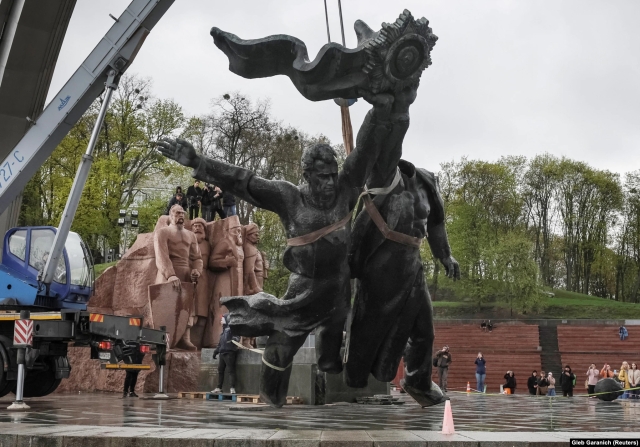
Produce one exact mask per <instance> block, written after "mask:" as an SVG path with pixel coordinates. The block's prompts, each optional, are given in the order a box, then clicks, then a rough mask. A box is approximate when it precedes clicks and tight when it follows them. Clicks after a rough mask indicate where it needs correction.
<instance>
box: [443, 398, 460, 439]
mask: <svg viewBox="0 0 640 447" xmlns="http://www.w3.org/2000/svg"><path fill="white" fill-rule="evenodd" d="M455 432H456V430H455V429H454V428H453V413H452V412H451V401H450V400H448V401H447V402H446V403H445V405H444V418H443V419H442V431H441V432H440V433H442V434H443V435H452V434H454V433H455Z"/></svg>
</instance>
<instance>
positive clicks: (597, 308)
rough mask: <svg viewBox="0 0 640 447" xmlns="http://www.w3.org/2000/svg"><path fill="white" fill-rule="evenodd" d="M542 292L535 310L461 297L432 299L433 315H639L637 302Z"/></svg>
mask: <svg viewBox="0 0 640 447" xmlns="http://www.w3.org/2000/svg"><path fill="white" fill-rule="evenodd" d="M553 293H554V295H555V296H553V297H550V296H544V298H543V299H542V306H541V308H540V309H539V310H538V311H537V312H531V313H528V314H526V315H523V314H519V313H518V312H516V311H514V312H513V314H512V313H511V309H510V308H509V304H507V303H487V304H483V305H481V306H480V307H478V306H477V305H475V304H472V303H469V302H464V301H435V302H434V303H433V307H434V314H435V317H436V318H532V319H537V318H539V319H548V318H560V319H640V304H633V303H621V302H618V301H613V300H608V299H604V298H599V297H597V296H591V295H585V294H582V293H576V292H567V291H565V290H553Z"/></svg>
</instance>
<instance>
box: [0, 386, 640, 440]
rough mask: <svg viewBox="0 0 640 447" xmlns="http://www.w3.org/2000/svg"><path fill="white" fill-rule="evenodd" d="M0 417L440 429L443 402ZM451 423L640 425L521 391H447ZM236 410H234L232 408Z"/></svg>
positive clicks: (128, 409) (62, 399) (152, 405)
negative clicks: (433, 404) (507, 393)
mask: <svg viewBox="0 0 640 447" xmlns="http://www.w3.org/2000/svg"><path fill="white" fill-rule="evenodd" d="M11 397H13V395H9V396H5V397H4V398H2V399H0V424H2V423H14V424H15V423H19V424H37V425H45V426H51V425H75V426H78V425H82V426H89V425H91V426H105V427H114V426H117V427H145V428H172V429H176V428H183V429H239V428H244V429H246V428H251V429H262V430H414V431H415V430H427V431H439V430H441V428H442V416H443V410H444V406H443V405H440V406H436V407H431V408H425V409H422V408H420V407H419V406H418V405H417V404H415V403H414V402H413V401H411V399H410V398H408V397H407V396H406V395H401V400H403V401H405V404H404V405H398V406H374V405H358V404H344V405H342V404H337V405H325V406H308V405H287V406H285V407H283V408H281V409H272V408H269V407H266V406H262V407H256V406H255V405H251V404H235V403H226V402H219V401H206V400H193V399H171V400H168V401H155V400H151V399H135V398H127V399H122V398H120V397H119V396H118V395H115V394H108V393H87V394H85V393H82V394H55V395H51V396H47V397H44V398H33V399H27V400H26V401H27V403H28V404H29V405H30V406H31V410H30V411H28V412H25V413H12V412H9V411H7V410H6V409H5V408H6V407H7V406H8V405H9V404H10V403H11ZM451 405H452V409H453V417H454V421H455V428H456V430H461V431H473V432H479V431H480V432H482V431H493V432H518V431H522V432H533V431H547V432H556V431H558V432H576V431H581V432H599V431H611V432H616V431H617V432H632V431H637V430H638V428H637V426H638V424H640V400H638V401H635V400H633V399H628V400H617V401H614V402H602V401H600V400H598V399H589V398H587V397H582V396H576V397H574V398H562V397H557V398H547V397H532V396H526V395H513V396H502V395H482V394H471V395H467V394H466V393H452V394H451ZM238 410H240V411H238Z"/></svg>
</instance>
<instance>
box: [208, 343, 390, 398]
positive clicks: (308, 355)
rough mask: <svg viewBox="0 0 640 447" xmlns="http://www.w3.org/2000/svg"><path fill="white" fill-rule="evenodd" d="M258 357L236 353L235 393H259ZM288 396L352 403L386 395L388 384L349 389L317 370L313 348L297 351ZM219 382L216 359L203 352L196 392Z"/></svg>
mask: <svg viewBox="0 0 640 447" xmlns="http://www.w3.org/2000/svg"><path fill="white" fill-rule="evenodd" d="M261 366H262V358H261V356H260V354H258V353H254V352H251V351H247V350H240V351H238V360H237V363H236V391H237V392H238V394H258V393H259V390H260V368H261ZM292 368H293V369H292V371H291V380H290V381H289V392H288V393H287V394H288V395H289V396H299V397H301V398H302V399H303V400H304V403H305V404H308V405H322V404H330V403H335V402H355V401H356V397H365V396H373V395H374V394H389V384H388V383H386V382H379V381H378V380H376V379H374V378H373V377H370V379H369V385H368V386H367V387H366V388H359V389H356V388H349V387H348V386H346V385H345V384H344V379H343V377H342V374H327V373H323V372H320V371H318V365H317V363H316V353H315V348H313V347H304V348H300V350H299V351H298V353H297V354H296V356H295V357H294V359H293V367H292ZM217 383H218V360H217V359H215V360H214V359H213V349H203V350H202V357H201V363H200V374H199V375H198V391H210V390H212V389H214V388H215V387H216V386H217ZM222 390H223V391H224V392H226V393H228V392H229V378H228V376H227V374H225V379H224V386H223V387H222Z"/></svg>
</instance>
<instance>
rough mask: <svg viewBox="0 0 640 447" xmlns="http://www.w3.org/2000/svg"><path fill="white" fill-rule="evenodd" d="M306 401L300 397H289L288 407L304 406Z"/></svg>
mask: <svg viewBox="0 0 640 447" xmlns="http://www.w3.org/2000/svg"><path fill="white" fill-rule="evenodd" d="M302 404H304V401H303V400H302V398H301V397H298V396H287V405H302Z"/></svg>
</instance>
